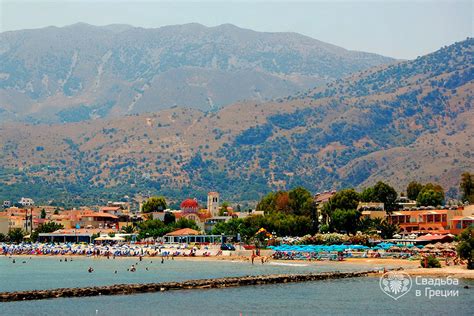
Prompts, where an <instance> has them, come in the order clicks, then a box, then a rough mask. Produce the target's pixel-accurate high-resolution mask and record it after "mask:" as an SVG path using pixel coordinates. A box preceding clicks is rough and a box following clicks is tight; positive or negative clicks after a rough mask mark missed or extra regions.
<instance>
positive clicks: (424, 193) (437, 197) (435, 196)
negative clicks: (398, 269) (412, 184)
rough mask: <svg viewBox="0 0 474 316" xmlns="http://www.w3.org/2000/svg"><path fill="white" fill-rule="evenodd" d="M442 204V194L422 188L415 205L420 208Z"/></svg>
mask: <svg viewBox="0 0 474 316" xmlns="http://www.w3.org/2000/svg"><path fill="white" fill-rule="evenodd" d="M443 202H444V194H443V193H442V192H439V191H435V190H433V189H426V188H423V190H421V192H420V193H419V194H418V197H417V198H416V203H417V204H418V205H420V206H438V205H442V204H443Z"/></svg>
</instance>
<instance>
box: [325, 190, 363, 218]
mask: <svg viewBox="0 0 474 316" xmlns="http://www.w3.org/2000/svg"><path fill="white" fill-rule="evenodd" d="M359 201H360V194H359V193H357V192H356V191H355V190H354V189H345V190H341V191H339V192H337V193H336V194H334V195H333V196H332V197H331V198H330V199H329V201H328V202H327V203H326V204H325V205H324V206H323V208H324V207H327V209H328V211H329V212H328V213H331V212H333V211H335V210H336V209H341V210H354V209H356V208H357V206H358V205H359Z"/></svg>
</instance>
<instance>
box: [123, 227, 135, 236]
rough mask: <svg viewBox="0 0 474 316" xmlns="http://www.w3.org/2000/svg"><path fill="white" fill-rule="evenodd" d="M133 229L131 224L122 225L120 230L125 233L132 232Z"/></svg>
mask: <svg viewBox="0 0 474 316" xmlns="http://www.w3.org/2000/svg"><path fill="white" fill-rule="evenodd" d="M134 231H135V228H134V227H133V225H127V226H123V227H122V232H123V233H125V234H133V232H134Z"/></svg>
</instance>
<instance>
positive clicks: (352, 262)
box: [2, 254, 474, 280]
mask: <svg viewBox="0 0 474 316" xmlns="http://www.w3.org/2000/svg"><path fill="white" fill-rule="evenodd" d="M2 257H4V258H7V259H10V258H26V257H28V258H29V257H31V258H57V259H61V258H74V259H77V258H85V259H93V260H97V259H98V260H115V259H130V260H137V259H138V257H119V256H117V257H115V259H112V257H110V259H107V257H104V256H98V257H94V256H83V255H52V256H51V255H26V254H17V255H11V256H10V255H9V256H4V255H2ZM153 258H154V259H159V258H161V257H160V256H143V259H145V260H148V259H153ZM164 258H165V260H178V261H203V262H211V261H212V262H216V261H217V262H219V261H226V262H240V263H250V258H249V257H246V256H212V257H202V256H196V257H183V256H176V257H174V259H171V256H170V258H168V259H167V258H166V257H164ZM260 258H261V257H256V258H255V265H260V264H261V260H260ZM272 263H276V264H275V265H279V264H285V265H288V266H291V265H295V266H298V265H301V264H304V265H312V266H318V265H323V264H326V265H328V264H329V265H333V266H334V267H335V268H337V267H338V266H357V265H364V266H366V267H365V268H367V266H370V267H372V268H379V269H381V271H383V269H384V268H386V267H387V266H390V269H393V268H396V269H402V270H403V271H405V272H406V273H408V274H409V275H411V276H432V277H448V276H451V277H457V278H462V279H470V280H473V279H474V270H468V269H467V267H466V266H442V267H441V268H421V267H420V262H419V260H408V259H393V258H347V259H345V260H344V261H327V260H325V261H316V260H312V261H309V260H279V259H270V260H269V261H267V262H265V263H264V264H265V265H268V264H269V265H272ZM380 274H381V272H380V273H374V274H373V276H374V277H375V276H379V275H380ZM371 276H372V275H371Z"/></svg>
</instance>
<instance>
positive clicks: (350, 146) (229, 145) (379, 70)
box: [0, 39, 474, 202]
mask: <svg viewBox="0 0 474 316" xmlns="http://www.w3.org/2000/svg"><path fill="white" fill-rule="evenodd" d="M473 48H474V40H473V39H467V40H465V41H463V42H459V43H455V44H453V45H451V46H449V47H444V48H442V49H440V50H439V51H436V52H434V53H432V54H429V55H427V56H423V57H420V58H418V59H416V60H413V61H406V62H399V63H396V64H393V65H389V66H379V67H375V68H372V69H370V70H366V71H363V72H361V73H357V74H354V75H352V76H351V77H349V78H346V79H342V80H337V81H336V82H333V83H330V84H328V85H326V86H324V87H320V88H316V89H311V90H307V91H305V92H302V93H299V94H297V95H294V96H293V97H287V98H284V99H278V100H275V101H273V102H269V103H263V104H260V103H256V102H242V103H236V104H233V105H231V106H227V107H225V108H223V109H221V110H219V111H217V112H213V113H204V112H201V111H198V110H196V109H183V108H171V109H166V110H163V111H159V112H156V113H150V114H143V115H129V116H126V117H122V118H116V119H108V120H105V119H98V120H89V121H85V122H80V123H69V124H56V125H33V124H5V125H3V126H1V127H0V144H2V148H1V149H0V150H1V151H0V161H2V164H1V166H2V169H0V181H1V182H2V183H3V185H2V186H0V199H1V198H2V197H8V196H11V195H14V194H19V193H18V192H26V193H23V194H25V195H26V194H28V195H31V196H33V197H36V198H43V197H44V196H54V197H55V198H57V199H58V198H66V199H67V200H68V201H71V202H74V201H76V202H77V201H84V200H83V199H84V198H90V199H91V200H94V201H96V200H98V199H101V198H103V199H106V198H111V197H116V198H117V197H120V196H123V195H124V194H128V195H132V196H133V195H134V194H136V193H139V192H141V193H146V192H148V191H151V192H161V193H163V194H165V195H167V196H169V197H170V198H177V199H178V198H183V197H185V196H188V195H189V196H198V197H204V195H205V193H206V192H207V191H208V190H218V191H220V192H222V193H223V195H224V199H229V200H231V201H249V202H251V201H255V200H256V199H258V198H259V197H260V196H261V195H262V194H264V193H266V192H268V191H269V190H275V189H287V188H291V187H295V186H297V185H304V186H306V187H307V188H309V189H310V190H312V191H313V192H317V191H319V190H324V189H334V188H336V189H337V188H341V187H347V186H359V187H361V186H362V187H363V186H365V185H368V184H371V183H373V182H375V181H377V180H384V181H387V182H389V183H390V184H392V185H393V186H395V187H396V188H397V189H398V190H402V189H404V188H405V186H406V184H407V183H408V182H409V181H410V180H418V181H423V182H424V181H435V182H438V183H440V184H442V185H443V186H444V187H445V188H446V189H447V190H450V194H451V195H455V193H456V192H455V190H456V188H457V186H458V181H459V175H460V173H461V172H463V171H471V172H472V171H473V170H472V168H473V166H474V151H473V148H474V147H473V146H474V123H473V122H474V108H473V91H474V89H473V88H474V80H473V79H474V60H473V56H474V55H473ZM21 190H23V191H21ZM43 194H44V195H43Z"/></svg>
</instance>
